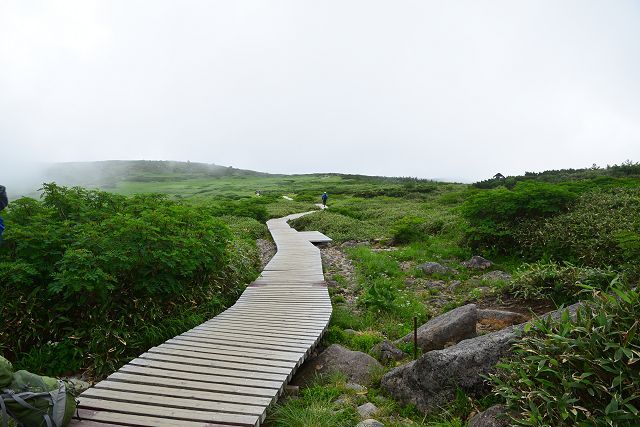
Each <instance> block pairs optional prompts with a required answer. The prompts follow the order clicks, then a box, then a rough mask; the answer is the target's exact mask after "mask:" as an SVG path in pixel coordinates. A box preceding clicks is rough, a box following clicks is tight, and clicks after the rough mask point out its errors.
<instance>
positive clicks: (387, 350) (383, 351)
mask: <svg viewBox="0 0 640 427" xmlns="http://www.w3.org/2000/svg"><path fill="white" fill-rule="evenodd" d="M371 354H372V355H373V357H375V358H376V359H378V360H379V361H380V362H382V363H384V364H387V363H389V362H395V361H398V360H402V359H404V358H405V357H407V355H406V354H405V353H404V352H403V351H402V350H400V349H399V348H397V347H396V346H395V345H393V343H392V342H391V341H389V340H384V341H382V342H381V343H378V344H376V345H375V346H374V347H373V348H372V349H371Z"/></svg>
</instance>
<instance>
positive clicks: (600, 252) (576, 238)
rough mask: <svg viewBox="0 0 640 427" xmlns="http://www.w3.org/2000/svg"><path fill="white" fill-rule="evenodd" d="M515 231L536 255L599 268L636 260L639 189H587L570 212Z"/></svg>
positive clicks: (639, 238) (639, 227) (523, 245)
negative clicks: (589, 190)
mask: <svg viewBox="0 0 640 427" xmlns="http://www.w3.org/2000/svg"><path fill="white" fill-rule="evenodd" d="M515 234H516V240H517V242H518V245H519V246H520V247H521V248H522V249H523V250H524V251H525V252H526V253H528V254H530V255H531V256H534V257H543V256H545V257H547V258H552V259H557V260H566V261H571V262H574V263H578V262H579V263H581V264H585V265H590V266H594V267H604V266H608V265H621V264H625V263H632V262H633V261H634V260H638V259H639V257H640V189H638V188H617V189H611V190H597V191H591V192H588V193H585V194H583V195H581V196H580V197H579V199H578V200H577V201H576V203H575V205H574V206H573V207H572V209H571V210H570V211H568V212H565V213H562V214H560V215H557V216H554V217H550V218H544V219H541V220H539V221H532V222H529V223H527V224H523V226H522V227H520V229H519V230H517V231H516V232H515Z"/></svg>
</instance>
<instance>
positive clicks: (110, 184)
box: [3, 160, 275, 199]
mask: <svg viewBox="0 0 640 427" xmlns="http://www.w3.org/2000/svg"><path fill="white" fill-rule="evenodd" d="M229 176H252V177H261V176H263V177H266V176H275V175H272V174H268V173H263V172H256V171H252V170H246V169H236V168H234V167H232V166H221V165H216V164H214V163H211V164H208V163H198V162H178V161H164V160H106V161H96V162H62V163H49V164H46V163H40V164H35V163H34V164H31V165H22V166H21V167H15V168H13V169H8V173H7V174H6V175H5V177H3V179H4V180H5V181H4V182H5V184H3V185H6V186H7V188H8V189H9V196H10V198H12V199H15V198H17V197H20V196H33V195H35V194H36V193H37V191H38V189H39V188H40V187H41V186H42V183H44V182H56V183H58V184H60V185H65V186H82V187H88V188H100V189H110V188H114V187H115V186H116V185H117V184H118V183H119V182H123V181H128V182H163V181H172V180H173V181H183V180H188V179H197V178H219V177H229Z"/></svg>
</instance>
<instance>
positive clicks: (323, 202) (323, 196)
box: [322, 191, 329, 207]
mask: <svg viewBox="0 0 640 427" xmlns="http://www.w3.org/2000/svg"><path fill="white" fill-rule="evenodd" d="M328 198H329V195H328V194H327V192H326V191H325V192H324V193H322V206H325V207H326V206H327V199H328Z"/></svg>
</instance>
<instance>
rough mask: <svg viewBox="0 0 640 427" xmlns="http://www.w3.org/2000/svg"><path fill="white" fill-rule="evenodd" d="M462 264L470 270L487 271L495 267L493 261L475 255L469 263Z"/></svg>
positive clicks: (463, 262)
mask: <svg viewBox="0 0 640 427" xmlns="http://www.w3.org/2000/svg"><path fill="white" fill-rule="evenodd" d="M460 264H462V266H463V267H467V268H468V269H470V270H485V269H487V268H489V267H491V266H492V265H493V263H492V262H491V261H489V260H488V259H484V258H482V257H481V256H478V255H474V256H472V257H471V259H469V260H468V261H462V262H461V263H460Z"/></svg>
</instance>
